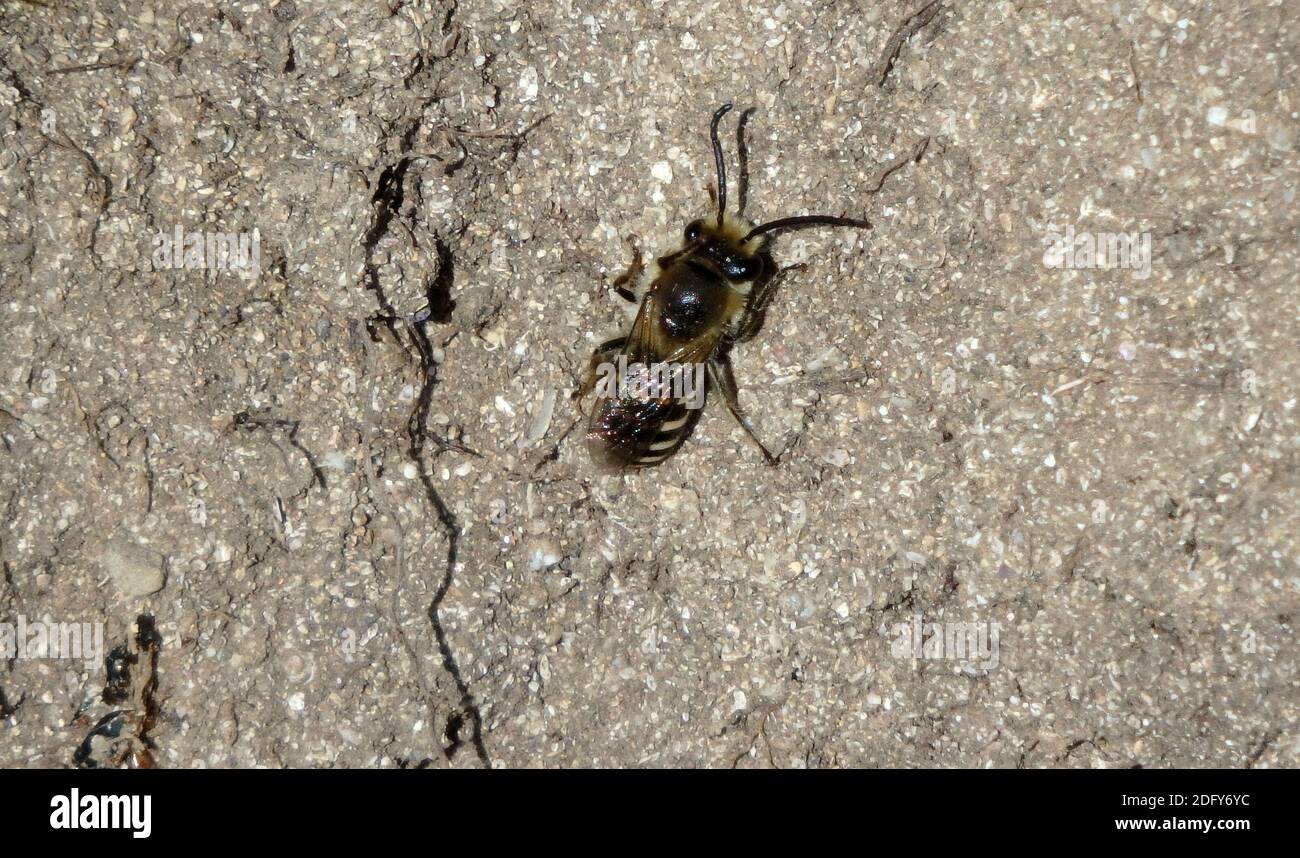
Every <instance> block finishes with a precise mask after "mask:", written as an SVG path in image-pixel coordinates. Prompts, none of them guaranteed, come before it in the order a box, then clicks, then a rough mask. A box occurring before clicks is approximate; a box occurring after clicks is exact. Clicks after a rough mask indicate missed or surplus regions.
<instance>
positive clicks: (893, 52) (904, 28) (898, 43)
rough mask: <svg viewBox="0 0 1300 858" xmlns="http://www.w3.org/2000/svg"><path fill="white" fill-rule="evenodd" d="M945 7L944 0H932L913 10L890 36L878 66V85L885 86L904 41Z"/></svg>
mask: <svg viewBox="0 0 1300 858" xmlns="http://www.w3.org/2000/svg"><path fill="white" fill-rule="evenodd" d="M942 8H943V0H930V2H929V3H927V4H925V5H924V6H922V7H921V8H920V9H918V10H917V11H915V12H913V13H912V14H911V15H910V16H908V18H907V19H906V20H905V21H903V23H902V24H901V25H900V26H899V28H898V29H897V30H895V31H894V35H892V36H890V37H889V41H888V42H886V43H885V50H884V51H882V52H881V54H880V62H879V64H878V65H877V68H878V69H880V72H879V75H880V76H879V78H878V79H877V80H876V86H884V85H885V80H886V79H888V77H889V71H890V69H892V68H893V67H894V60H896V59H898V52H899V51H901V50H902V49H903V43H904V42H906V41H907V40H908V39H910V38H912V36H914V35H916V33H917V31H918V30H920V29H921V28H922V27H924V26H925V25H926V24H928V23H930V22H931V21H933V20H934V16H935V15H938V14H939V11H940V10H941V9H942Z"/></svg>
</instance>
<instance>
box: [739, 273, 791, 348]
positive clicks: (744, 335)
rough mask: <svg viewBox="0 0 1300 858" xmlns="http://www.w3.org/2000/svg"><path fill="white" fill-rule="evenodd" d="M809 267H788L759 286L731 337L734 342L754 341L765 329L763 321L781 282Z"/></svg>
mask: <svg viewBox="0 0 1300 858" xmlns="http://www.w3.org/2000/svg"><path fill="white" fill-rule="evenodd" d="M807 267H808V266H807V265H805V264H803V263H802V262H800V263H798V264H796V265H787V266H785V267H784V268H782V269H781V270H780V271H778V272H776V273H775V274H773V275H772V276H771V277H769V278H767V279H766V280H764V281H763V282H762V283H761V284H759V286H758V288H757V289H755V290H754V294H753V295H752V296H751V297H750V299H749V308H748V309H747V310H746V311H745V315H744V316H742V317H741V319H740V323H739V324H738V325H736V331H735V333H733V334H732V335H731V340H732V342H737V343H743V342H746V341H748V340H752V339H753V338H754V337H755V336H756V335H757V334H758V332H759V329H761V328H762V327H763V320H764V319H765V318H766V317H767V308H768V306H769V305H770V304H771V303H772V299H773V298H775V297H776V289H777V287H778V286H780V285H781V281H782V280H784V279H785V278H786V275H787V274H789V273H790V272H791V271H803V270H804V269H805V268H807Z"/></svg>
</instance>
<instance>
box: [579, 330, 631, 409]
mask: <svg viewBox="0 0 1300 858" xmlns="http://www.w3.org/2000/svg"><path fill="white" fill-rule="evenodd" d="M626 344H627V337H615V338H614V339H612V340H605V342H603V343H601V344H600V345H598V346H596V350H595V351H594V352H592V355H591V361H590V362H589V363H588V364H587V376H586V378H584V379H583V380H582V386H581V387H579V388H578V389H577V390H575V391H573V393H571V394H569V398H570V399H574V400H578V399H582V398H583V397H584V396H586V395H587V394H588V393H591V391H592V390H593V389H594V388H595V387H596V370H597V369H599V368H600V365H601V364H603V363H609V362H611V361H613V359H614V358H616V357H618V355H619V352H621V351H622V350H623V346H625V345H626Z"/></svg>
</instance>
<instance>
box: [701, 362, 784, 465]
mask: <svg viewBox="0 0 1300 858" xmlns="http://www.w3.org/2000/svg"><path fill="white" fill-rule="evenodd" d="M709 382H710V383H711V384H712V385H713V386H714V387H716V388H717V389H718V390H720V391H721V392H722V400H723V401H724V402H726V403H727V410H728V411H730V412H731V416H732V417H734V418H736V422H737V423H739V424H740V428H741V429H744V430H745V434H746V435H748V436H749V438H750V440H752V441H753V442H754V443H755V444H757V445H758V449H760V450H762V451H763V460H764V461H766V462H767V463H768V464H769V465H776V464H778V462H779V460H778V459H777V457H776V456H773V455H772V454H771V453H770V452H769V451H768V449H767V447H765V446H763V442H762V441H760V440H758V435H757V434H755V432H754V427H753V426H752V425H750V422H749V418H748V417H746V416H745V412H744V411H742V410H741V408H740V400H739V396H738V394H737V391H736V376H735V374H734V373H733V372H732V371H731V361H730V360H729V359H728V358H727V356H726V355H720V356H718V357H715V358H713V359H712V360H710V361H709Z"/></svg>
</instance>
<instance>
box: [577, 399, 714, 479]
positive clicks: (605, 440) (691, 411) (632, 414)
mask: <svg viewBox="0 0 1300 858" xmlns="http://www.w3.org/2000/svg"><path fill="white" fill-rule="evenodd" d="M699 416H700V409H699V408H687V407H686V404H685V403H684V401H683V400H682V399H674V398H661V399H656V398H638V397H633V396H625V397H619V398H617V399H602V400H600V401H599V403H598V405H597V406H596V411H595V412H594V413H593V414H592V416H591V423H590V424H589V425H588V426H587V449H588V450H589V451H590V452H591V457H592V459H593V460H595V461H596V462H597V463H599V464H600V465H602V466H604V467H606V468H610V469H615V470H620V469H623V468H644V467H648V466H650V465H657V464H659V463H660V462H662V461H663V460H664V459H667V458H668V457H669V456H671V455H672V454H673V453H675V452H677V448H678V447H680V446H681V445H682V442H683V441H685V440H686V436H687V435H689V434H690V433H691V428H692V427H693V426H694V425H695V421H696V420H697V419H698V418H699Z"/></svg>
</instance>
